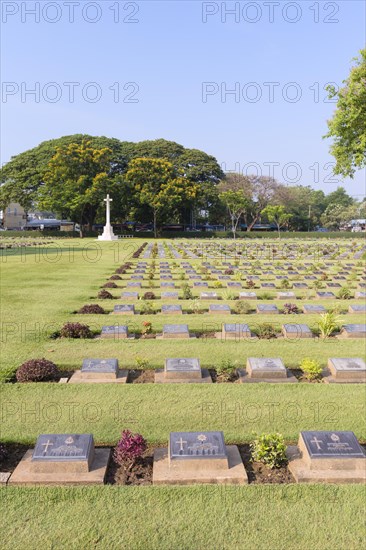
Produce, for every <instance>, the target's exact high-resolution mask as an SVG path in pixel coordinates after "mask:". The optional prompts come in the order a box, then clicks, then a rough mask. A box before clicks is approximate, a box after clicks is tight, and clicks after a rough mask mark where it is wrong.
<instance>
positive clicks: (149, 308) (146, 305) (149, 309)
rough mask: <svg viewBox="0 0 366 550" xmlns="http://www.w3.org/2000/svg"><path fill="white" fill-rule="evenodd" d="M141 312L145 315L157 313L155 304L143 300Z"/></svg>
mask: <svg viewBox="0 0 366 550" xmlns="http://www.w3.org/2000/svg"><path fill="white" fill-rule="evenodd" d="M141 313H143V314H144V315H151V314H152V313H155V310H154V306H153V305H152V304H151V303H150V302H143V303H142V305H141Z"/></svg>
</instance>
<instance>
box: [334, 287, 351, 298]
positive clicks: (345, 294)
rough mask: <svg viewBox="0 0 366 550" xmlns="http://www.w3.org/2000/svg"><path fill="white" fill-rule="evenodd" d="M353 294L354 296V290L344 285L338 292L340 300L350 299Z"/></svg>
mask: <svg viewBox="0 0 366 550" xmlns="http://www.w3.org/2000/svg"><path fill="white" fill-rule="evenodd" d="M352 296H353V294H352V291H351V289H350V288H349V287H348V286H342V288H340V289H339V291H338V294H337V297H338V298H339V299H340V300H350V299H351V298H352Z"/></svg>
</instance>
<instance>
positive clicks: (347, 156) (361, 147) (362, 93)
mask: <svg viewBox="0 0 366 550" xmlns="http://www.w3.org/2000/svg"><path fill="white" fill-rule="evenodd" d="M360 54H361V55H360V57H359V58H358V59H357V60H356V64H355V66H354V67H352V68H351V72H350V75H349V77H348V78H347V80H345V81H344V82H343V84H344V86H343V87H342V88H340V89H339V90H337V89H336V88H335V87H334V86H329V87H328V92H329V97H330V98H337V108H336V111H335V113H334V115H333V118H332V119H331V120H329V121H328V128H329V131H328V133H327V134H326V136H324V137H329V138H333V144H332V145H331V148H330V152H331V153H332V155H333V156H334V157H335V160H336V166H335V169H334V173H335V174H341V175H342V176H344V177H347V176H349V177H351V178H352V177H353V175H354V173H355V171H356V170H357V169H360V168H363V167H364V166H366V49H365V50H361V52H360Z"/></svg>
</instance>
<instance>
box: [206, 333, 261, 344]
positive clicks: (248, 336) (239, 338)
mask: <svg viewBox="0 0 366 550" xmlns="http://www.w3.org/2000/svg"><path fill="white" fill-rule="evenodd" d="M215 338H217V339H218V340H222V341H224V340H235V341H236V342H245V341H246V340H258V336H257V335H256V334H254V332H250V333H248V332H242V333H241V334H234V333H233V334H230V333H228V332H225V334H224V335H223V333H222V331H221V332H215Z"/></svg>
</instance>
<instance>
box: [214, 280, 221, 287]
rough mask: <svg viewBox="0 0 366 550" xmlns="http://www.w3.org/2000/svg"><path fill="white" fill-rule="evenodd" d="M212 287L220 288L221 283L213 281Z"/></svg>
mask: <svg viewBox="0 0 366 550" xmlns="http://www.w3.org/2000/svg"><path fill="white" fill-rule="evenodd" d="M213 286H214V288H222V282H221V281H215V282H214V284H213Z"/></svg>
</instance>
